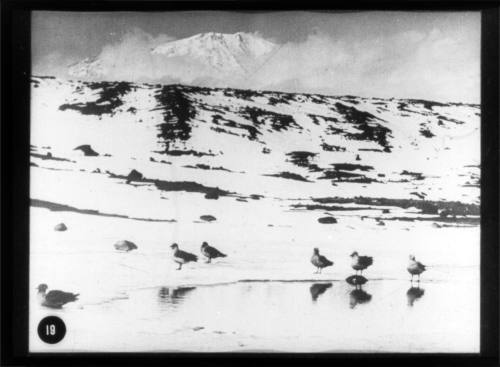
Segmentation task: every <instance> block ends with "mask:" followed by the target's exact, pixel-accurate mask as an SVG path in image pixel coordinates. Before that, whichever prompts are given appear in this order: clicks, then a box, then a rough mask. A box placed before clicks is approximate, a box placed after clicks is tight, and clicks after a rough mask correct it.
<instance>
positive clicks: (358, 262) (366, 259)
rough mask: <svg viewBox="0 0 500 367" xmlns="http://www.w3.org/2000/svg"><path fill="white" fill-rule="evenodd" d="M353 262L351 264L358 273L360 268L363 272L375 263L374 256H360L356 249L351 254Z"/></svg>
mask: <svg viewBox="0 0 500 367" xmlns="http://www.w3.org/2000/svg"><path fill="white" fill-rule="evenodd" d="M351 258H352V262H351V266H352V268H353V269H354V270H356V274H357V273H358V270H360V271H361V274H363V270H365V269H366V268H367V267H369V266H370V265H372V264H373V257H370V256H359V255H358V253H357V252H356V251H354V252H353V253H352V254H351Z"/></svg>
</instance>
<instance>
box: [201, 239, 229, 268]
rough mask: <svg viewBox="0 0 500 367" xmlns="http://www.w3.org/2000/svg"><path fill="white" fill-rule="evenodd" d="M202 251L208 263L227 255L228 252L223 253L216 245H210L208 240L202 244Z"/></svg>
mask: <svg viewBox="0 0 500 367" xmlns="http://www.w3.org/2000/svg"><path fill="white" fill-rule="evenodd" d="M201 253H202V254H203V256H205V257H206V258H207V263H210V262H211V261H212V259H216V258H218V257H226V256H227V255H226V254H223V253H222V252H220V251H219V250H217V249H216V248H215V247H212V246H209V245H208V243H206V242H203V243H202V244H201Z"/></svg>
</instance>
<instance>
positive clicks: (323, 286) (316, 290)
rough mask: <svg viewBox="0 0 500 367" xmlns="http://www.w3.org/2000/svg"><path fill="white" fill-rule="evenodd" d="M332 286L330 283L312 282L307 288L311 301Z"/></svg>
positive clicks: (314, 300)
mask: <svg viewBox="0 0 500 367" xmlns="http://www.w3.org/2000/svg"><path fill="white" fill-rule="evenodd" d="M331 286H332V283H314V284H313V285H311V288H309V291H310V292H311V298H312V300H313V302H316V300H317V299H318V297H319V296H320V295H321V294H323V293H325V292H326V290H327V289H328V288H330V287H331Z"/></svg>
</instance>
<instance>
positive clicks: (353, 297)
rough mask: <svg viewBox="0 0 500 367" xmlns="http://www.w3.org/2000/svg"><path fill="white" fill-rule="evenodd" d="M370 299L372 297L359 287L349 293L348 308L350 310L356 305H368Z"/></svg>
mask: <svg viewBox="0 0 500 367" xmlns="http://www.w3.org/2000/svg"><path fill="white" fill-rule="evenodd" d="M371 299H372V295H371V294H370V293H368V292H366V291H364V290H363V289H362V288H361V286H357V287H356V289H353V290H352V291H351V293H349V306H350V307H351V308H354V307H356V305H359V304H363V303H368V302H370V301H371Z"/></svg>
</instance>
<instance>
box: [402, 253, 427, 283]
mask: <svg viewBox="0 0 500 367" xmlns="http://www.w3.org/2000/svg"><path fill="white" fill-rule="evenodd" d="M406 270H408V273H410V274H411V281H412V282H413V276H414V275H418V281H419V282H420V274H422V273H423V272H424V271H425V270H426V266H425V265H424V264H422V263H421V262H418V261H417V260H415V256H414V255H410V258H409V261H408V267H407V268H406Z"/></svg>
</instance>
